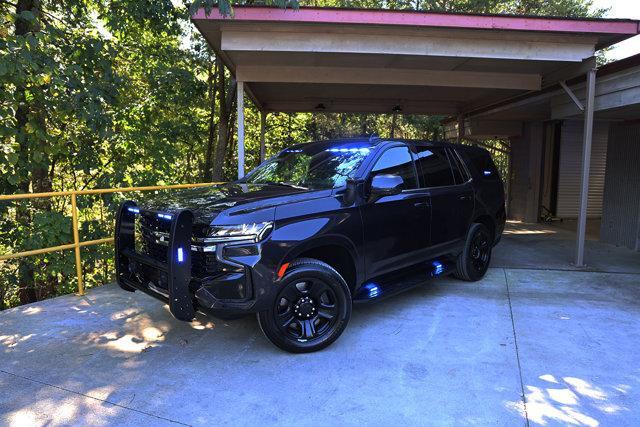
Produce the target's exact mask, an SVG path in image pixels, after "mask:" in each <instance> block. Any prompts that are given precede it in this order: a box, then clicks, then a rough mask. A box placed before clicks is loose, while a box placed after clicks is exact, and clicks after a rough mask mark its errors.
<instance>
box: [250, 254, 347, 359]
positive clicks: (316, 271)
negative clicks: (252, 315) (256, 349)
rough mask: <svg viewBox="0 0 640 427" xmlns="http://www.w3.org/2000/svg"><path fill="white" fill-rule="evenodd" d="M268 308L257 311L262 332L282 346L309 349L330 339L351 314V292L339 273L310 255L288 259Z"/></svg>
mask: <svg viewBox="0 0 640 427" xmlns="http://www.w3.org/2000/svg"><path fill="white" fill-rule="evenodd" d="M277 285H278V287H279V290H278V293H277V295H276V298H275V300H274V302H273V304H272V306H271V308H270V309H269V310H266V311H263V312H260V313H258V323H259V324H260V329H262V332H263V333H264V335H265V336H266V337H267V338H268V339H269V341H271V342H272V343H273V344H275V345H276V346H278V347H280V348H281V349H282V350H285V351H288V352H291V353H310V352H313V351H318V350H322V349H323V348H325V347H327V346H328V345H330V344H331V343H333V342H334V341H335V340H336V339H338V337H339V336H340V335H341V334H342V332H343V331H344V328H345V327H346V326H347V323H348V322H349V319H350V318H351V292H350V291H349V286H347V283H346V282H345V280H344V279H343V278H342V276H341V275H340V273H338V272H337V271H336V270H335V269H333V268H332V267H331V266H330V265H328V264H326V263H324V262H322V261H319V260H317V259H312V258H299V259H297V260H295V261H293V262H292V263H291V265H290V266H289V269H288V270H287V273H286V274H285V276H284V277H283V278H282V280H281V281H280V282H279V283H278V284H277Z"/></svg>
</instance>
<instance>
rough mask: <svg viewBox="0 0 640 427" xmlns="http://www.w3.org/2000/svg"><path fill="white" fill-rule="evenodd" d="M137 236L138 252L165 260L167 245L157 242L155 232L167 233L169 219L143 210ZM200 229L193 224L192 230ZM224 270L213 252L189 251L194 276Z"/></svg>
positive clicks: (205, 275) (214, 273)
mask: <svg viewBox="0 0 640 427" xmlns="http://www.w3.org/2000/svg"><path fill="white" fill-rule="evenodd" d="M136 228H137V230H136V231H137V233H136V234H137V236H140V237H141V239H139V240H140V246H139V247H138V248H136V249H137V250H139V251H140V252H142V253H144V254H145V255H148V256H150V257H152V258H154V259H156V260H158V261H161V262H167V245H166V244H162V243H158V242H157V240H158V238H157V236H156V235H155V234H154V233H155V232H160V233H167V234H169V231H170V228H171V221H168V220H165V219H161V218H158V217H157V215H156V214H155V213H152V212H143V213H141V215H140V221H138V223H137V225H136ZM199 229H202V227H198V226H195V224H194V230H199ZM137 236H136V237H137ZM223 271H224V270H223V268H222V266H220V265H219V263H218V261H217V259H216V254H215V252H199V251H194V250H192V251H191V275H192V276H193V277H196V278H201V279H203V278H205V277H207V276H215V275H216V274H219V273H222V272H223Z"/></svg>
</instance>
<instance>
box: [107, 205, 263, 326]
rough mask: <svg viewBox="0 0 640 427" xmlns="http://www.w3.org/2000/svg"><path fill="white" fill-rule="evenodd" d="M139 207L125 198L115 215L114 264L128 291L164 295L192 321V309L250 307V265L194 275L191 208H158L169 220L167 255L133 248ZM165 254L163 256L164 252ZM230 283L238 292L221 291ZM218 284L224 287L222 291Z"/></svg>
mask: <svg viewBox="0 0 640 427" xmlns="http://www.w3.org/2000/svg"><path fill="white" fill-rule="evenodd" d="M140 212H141V209H140V208H138V206H137V205H136V204H135V202H133V201H126V202H124V203H123V204H122V205H121V206H120V208H119V210H118V212H117V215H116V227H115V264H116V277H117V282H118V285H119V286H120V287H121V288H122V289H124V290H127V291H130V292H133V291H136V290H140V291H142V292H144V293H146V294H148V295H150V296H152V297H154V298H156V299H159V300H161V301H164V302H165V303H167V304H168V305H169V309H170V311H171V313H172V314H173V316H174V317H176V318H177V319H179V320H184V321H191V320H192V319H193V318H194V317H195V314H196V311H204V312H206V313H209V314H212V315H214V316H217V317H222V318H224V317H231V316H237V315H242V314H247V313H250V312H252V311H254V308H255V305H256V304H255V303H256V300H255V299H254V298H252V296H253V295H254V294H253V292H251V289H252V286H251V269H250V268H249V267H247V266H241V265H239V264H236V267H238V268H240V271H241V272H240V273H238V272H235V273H232V274H225V275H221V276H219V277H217V278H215V279H214V280H202V278H201V277H193V276H192V271H193V262H194V259H193V258H194V257H193V253H192V250H191V249H192V234H193V214H192V213H191V212H190V211H189V210H181V211H178V212H175V213H171V214H163V213H158V216H161V217H162V218H164V220H165V221H167V222H170V224H169V233H168V238H167V241H166V242H165V243H166V245H167V248H166V252H167V253H166V261H161V260H159V259H158V258H156V257H152V256H149V255H147V254H145V253H141V252H139V251H137V250H136V218H137V216H138V215H140ZM163 258H164V257H163ZM234 285H237V286H238V287H240V288H243V289H245V293H244V295H243V297H242V298H237V297H236V298H234V297H233V296H232V297H230V298H225V297H224V292H225V291H226V290H228V289H231V288H232V287H233V286H234ZM218 290H220V291H221V292H223V296H222V297H220V295H219V292H218Z"/></svg>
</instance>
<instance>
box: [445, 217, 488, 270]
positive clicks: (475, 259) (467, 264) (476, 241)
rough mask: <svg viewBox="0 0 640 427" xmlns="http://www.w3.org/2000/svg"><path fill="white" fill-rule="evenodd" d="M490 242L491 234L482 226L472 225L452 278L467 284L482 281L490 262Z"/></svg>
mask: <svg viewBox="0 0 640 427" xmlns="http://www.w3.org/2000/svg"><path fill="white" fill-rule="evenodd" d="M491 242H492V240H491V234H490V233H489V229H488V228H487V227H486V226H485V225H484V224H479V223H474V224H472V225H471V228H470V229H469V233H468V234H467V241H466V242H465V245H464V250H463V251H462V253H461V254H460V255H459V256H458V260H457V261H456V271H455V273H454V276H455V277H457V278H458V279H461V280H466V281H469V282H475V281H477V280H480V279H482V278H483V277H484V275H485V273H486V272H487V269H488V268H489V262H490V261H491V249H492V245H491Z"/></svg>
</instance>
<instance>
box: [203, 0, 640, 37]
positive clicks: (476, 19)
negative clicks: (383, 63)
mask: <svg viewBox="0 0 640 427" xmlns="http://www.w3.org/2000/svg"><path fill="white" fill-rule="evenodd" d="M192 19H194V20H229V21H262V22H293V23H322V24H365V25H400V26H421V27H442V28H465V29H481V30H514V31H542V32H571V33H595V34H629V35H635V34H638V33H640V21H634V20H613V19H564V18H552V17H530V16H526V17H523V16H514V15H469V14H451V13H439V12H416V11H398V10H396V11H392V10H367V9H360V10H354V9H326V8H301V9H298V10H293V9H277V8H270V7H242V6H237V7H235V8H234V16H233V17H224V16H222V15H221V14H220V12H219V11H218V10H217V9H213V10H212V11H211V13H210V14H209V15H208V16H207V15H206V13H205V11H204V9H200V10H199V11H198V12H196V13H195V14H194V15H193V17H192Z"/></svg>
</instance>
